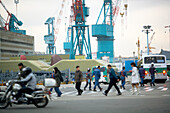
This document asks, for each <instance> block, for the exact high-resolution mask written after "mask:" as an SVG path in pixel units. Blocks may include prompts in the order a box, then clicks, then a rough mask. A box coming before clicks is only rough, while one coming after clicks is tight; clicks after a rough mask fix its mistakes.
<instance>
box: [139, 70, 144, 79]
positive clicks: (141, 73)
mask: <svg viewBox="0 0 170 113" xmlns="http://www.w3.org/2000/svg"><path fill="white" fill-rule="evenodd" d="M139 74H140V76H141V77H142V76H145V69H144V68H139Z"/></svg>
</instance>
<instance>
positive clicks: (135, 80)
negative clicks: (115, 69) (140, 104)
mask: <svg viewBox="0 0 170 113" xmlns="http://www.w3.org/2000/svg"><path fill="white" fill-rule="evenodd" d="M131 67H132V81H131V83H132V95H134V94H135V90H134V87H136V89H137V95H139V94H140V90H139V73H138V69H137V67H136V64H135V63H134V62H132V63H131Z"/></svg>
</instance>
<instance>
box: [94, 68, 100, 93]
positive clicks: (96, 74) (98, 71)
mask: <svg viewBox="0 0 170 113" xmlns="http://www.w3.org/2000/svg"><path fill="white" fill-rule="evenodd" d="M93 75H94V76H95V85H94V90H93V91H97V90H96V86H98V88H99V89H100V91H102V88H101V87H100V84H99V79H100V76H101V73H100V66H98V67H97V69H94V71H93Z"/></svg>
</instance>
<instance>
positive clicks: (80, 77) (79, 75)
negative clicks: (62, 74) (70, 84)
mask: <svg viewBox="0 0 170 113" xmlns="http://www.w3.org/2000/svg"><path fill="white" fill-rule="evenodd" d="M75 81H76V86H75V87H76V89H77V92H78V95H77V96H79V95H81V94H82V93H83V90H81V89H80V87H81V82H82V81H83V74H82V72H81V71H80V66H76V72H75Z"/></svg>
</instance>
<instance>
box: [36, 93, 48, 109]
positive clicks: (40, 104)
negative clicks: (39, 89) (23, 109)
mask: <svg viewBox="0 0 170 113" xmlns="http://www.w3.org/2000/svg"><path fill="white" fill-rule="evenodd" d="M35 97H41V96H35ZM47 104H48V98H47V97H43V100H42V102H38V101H36V100H35V101H34V105H35V106H36V107H37V108H44V107H45V106H47Z"/></svg>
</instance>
